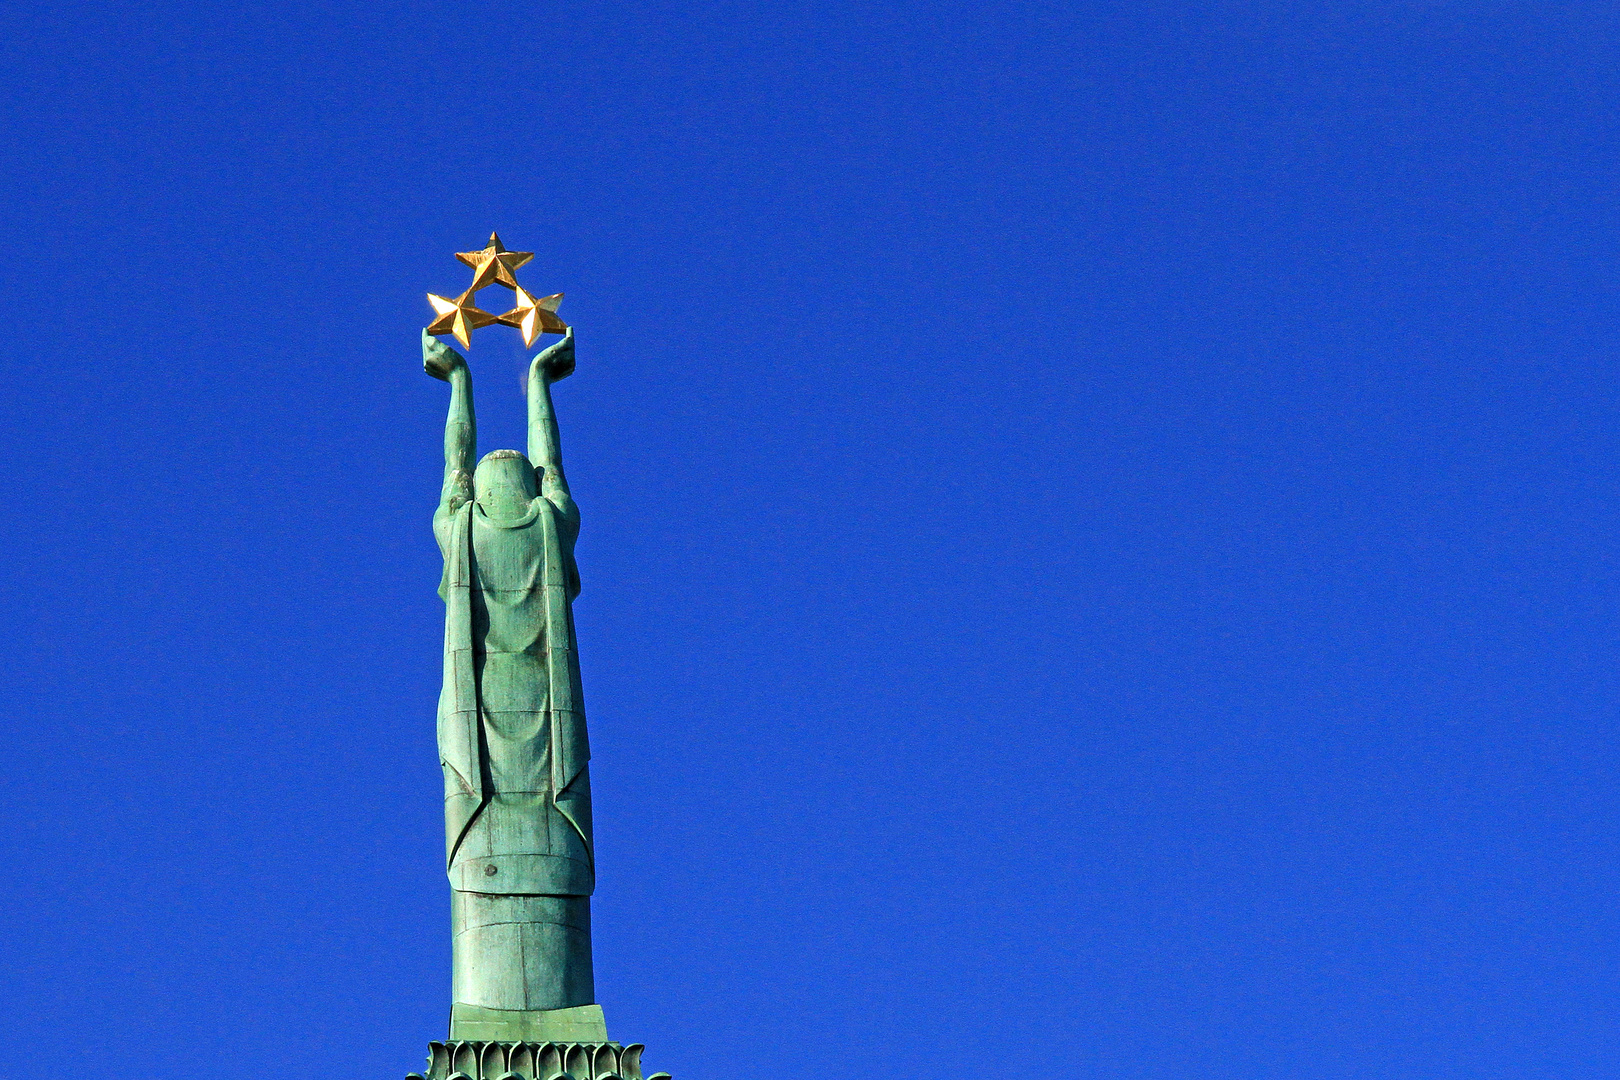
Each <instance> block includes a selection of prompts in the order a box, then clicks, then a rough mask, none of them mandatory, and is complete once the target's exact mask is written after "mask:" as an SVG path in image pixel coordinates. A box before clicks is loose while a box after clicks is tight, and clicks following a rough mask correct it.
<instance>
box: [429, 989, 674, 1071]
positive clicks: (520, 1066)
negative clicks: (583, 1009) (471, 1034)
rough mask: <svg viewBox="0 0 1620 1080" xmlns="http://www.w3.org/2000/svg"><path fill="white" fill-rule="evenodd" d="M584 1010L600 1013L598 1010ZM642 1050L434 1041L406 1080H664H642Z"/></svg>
mask: <svg viewBox="0 0 1620 1080" xmlns="http://www.w3.org/2000/svg"><path fill="white" fill-rule="evenodd" d="M587 1007H588V1008H594V1009H596V1010H597V1015H598V1016H600V1015H601V1007H600V1006H594V1005H593V1006H587ZM559 1011H563V1010H559ZM641 1050H642V1046H641V1044H640V1043H631V1044H630V1045H629V1046H623V1045H620V1044H619V1043H616V1042H599V1043H589V1042H504V1041H496V1040H491V1041H480V1040H466V1041H462V1042H442V1043H440V1042H435V1043H428V1067H427V1073H426V1074H425V1075H424V1074H422V1073H411V1074H410V1075H409V1076H407V1077H406V1078H405V1080H556V1078H558V1077H564V1078H571V1080H669V1074H668V1073H653V1074H652V1075H651V1076H648V1077H645V1078H643V1076H642V1072H641Z"/></svg>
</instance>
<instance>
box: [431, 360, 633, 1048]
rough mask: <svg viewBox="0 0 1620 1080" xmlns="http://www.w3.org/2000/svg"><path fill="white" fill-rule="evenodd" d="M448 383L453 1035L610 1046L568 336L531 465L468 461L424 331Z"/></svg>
mask: <svg viewBox="0 0 1620 1080" xmlns="http://www.w3.org/2000/svg"><path fill="white" fill-rule="evenodd" d="M422 356H423V364H424V367H425V368H426V370H427V372H428V374H430V375H433V376H435V377H436V378H440V379H443V380H445V381H446V382H448V383H449V384H450V415H449V419H448V420H447V422H446V424H445V435H444V486H443V490H442V492H441V494H440V498H439V508H438V511H437V513H435V514H434V517H433V531H434V535H435V536H436V537H437V539H438V541H439V549H440V551H441V552H442V553H443V555H444V577H443V580H442V582H441V584H440V586H439V595H440V596H442V597H443V598H444V603H445V623H444V687H443V690H442V691H441V694H440V697H439V724H438V728H439V756H440V760H441V762H442V763H443V767H444V818H445V855H446V859H445V861H446V866H447V868H448V870H449V875H450V887H451V919H452V934H453V942H454V947H453V953H452V955H453V969H454V974H453V977H452V987H453V1000H454V1006H453V1010H452V1014H451V1032H450V1036H451V1038H452V1039H499V1038H510V1039H513V1040H526V1039H530V1040H532V1039H567V1040H569V1041H579V1042H585V1041H592V1040H594V1041H605V1040H606V1038H607V1032H606V1029H605V1027H604V1026H603V1021H602V1015H601V1009H600V1007H598V1006H597V1005H596V1004H595V1002H596V988H595V983H594V980H593V977H592V972H591V917H590V896H591V893H592V892H593V891H594V889H595V884H596V874H595V866H594V855H593V851H592V844H591V787H590V770H589V765H588V762H589V760H590V748H589V743H588V741H587V739H586V735H585V712H584V705H583V701H582V697H581V693H580V679H579V653H578V650H577V648H576V646H575V641H574V618H573V600H574V597H575V596H576V595H578V593H579V571H578V569H577V568H576V566H575V564H574V540H575V538H576V537H577V536H578V535H579V510H578V508H577V507H576V506H575V505H574V500H573V498H572V497H571V496H570V495H569V492H568V481H567V479H566V478H565V477H564V475H563V470H562V457H561V451H560V447H559V445H558V437H557V423H556V419H555V415H554V413H553V411H552V401H551V384H552V383H553V382H555V381H557V380H558V379H561V378H564V377H566V376H567V375H568V374H569V373H571V372H572V371H573V369H574V337H573V331H572V330H569V331H568V334H567V336H566V337H564V338H563V340H562V341H560V342H558V343H557V344H555V345H553V346H551V347H550V348H549V349H546V350H545V351H544V352H542V353H541V354H540V355H539V356H537V357H535V359H534V362H533V363H532V364H531V365H530V370H529V380H528V405H529V446H528V454H527V455H524V454H522V453H519V452H518V451H516V450H496V451H494V452H493V453H490V454H488V455H486V456H485V457H484V458H483V459H482V460H478V459H477V422H476V420H475V418H474V414H473V399H472V376H471V373H470V372H469V371H468V368H467V363H466V360H465V359H464V358H463V357H462V356H461V354H459V353H457V352H456V351H455V350H454V349H451V348H449V347H448V346H446V345H444V344H443V343H442V342H440V341H438V340H436V339H435V338H433V337H432V336H431V335H429V334H427V333H426V332H424V333H423V335H422Z"/></svg>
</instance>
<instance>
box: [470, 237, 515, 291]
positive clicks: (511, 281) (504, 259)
mask: <svg viewBox="0 0 1620 1080" xmlns="http://www.w3.org/2000/svg"><path fill="white" fill-rule="evenodd" d="M456 258H458V259H460V260H461V261H462V262H464V263H466V264H467V265H468V266H470V267H472V268H473V283H472V288H471V289H469V290H468V291H469V292H477V291H478V290H479V289H482V288H484V287H485V286H487V285H505V286H506V287H507V288H508V289H515V288H517V278H515V277H513V276H512V271H514V270H516V269H517V268H518V267H520V266H522V265H523V264H524V263H526V262H528V261H529V260H530V259H532V258H534V252H532V251H507V250H506V248H504V247H502V246H501V238H500V237H499V236H498V235H497V234H495V233H490V234H489V244H488V245H487V246H486V247H485V248H484V250H483V251H458V252H456Z"/></svg>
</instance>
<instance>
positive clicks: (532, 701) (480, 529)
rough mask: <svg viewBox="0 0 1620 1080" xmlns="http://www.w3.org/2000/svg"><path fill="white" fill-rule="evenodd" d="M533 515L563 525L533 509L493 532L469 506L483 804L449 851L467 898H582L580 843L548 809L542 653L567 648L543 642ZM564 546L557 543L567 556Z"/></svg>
mask: <svg viewBox="0 0 1620 1080" xmlns="http://www.w3.org/2000/svg"><path fill="white" fill-rule="evenodd" d="M542 514H548V515H549V514H557V516H558V517H561V516H562V515H561V514H558V513H557V511H556V510H555V508H554V507H553V506H552V505H551V504H550V503H549V502H547V501H546V500H544V499H537V500H535V504H534V505H533V506H532V507H531V512H530V513H529V514H528V515H527V520H524V519H519V521H520V523H519V524H515V525H509V526H503V525H500V524H497V523H495V522H493V521H491V520H490V519H489V518H487V517H486V516H485V515H484V513H483V511H482V509H481V508H480V507H478V506H476V505H474V506H473V507H472V514H471V521H470V523H469V525H470V540H471V548H472V551H471V556H472V558H471V563H472V565H471V569H472V579H473V588H472V590H471V600H472V644H473V654H474V662H475V670H476V671H477V673H478V701H479V716H480V720H481V726H482V731H483V741H484V753H483V762H484V766H485V768H486V769H487V774H486V776H485V780H484V783H485V785H486V787H485V794H486V802H485V804H484V806H483V808H482V809H481V810H480V811H479V813H478V815H477V816H476V817H475V818H474V819H473V822H472V824H471V825H470V827H469V828H468V830H467V832H466V835H465V836H464V838H463V839H462V842H461V844H460V845H458V847H457V849H456V854H455V858H454V860H453V861H452V864H451V867H450V876H451V880H452V881H453V882H455V883H456V886H457V887H458V888H463V889H469V890H472V891H480V892H543V893H559V894H572V893H589V892H590V891H591V888H590V880H589V871H588V868H589V863H590V856H589V854H588V852H587V851H586V848H585V844H584V842H583V839H582V837H581V836H580V834H579V833H578V831H577V830H576V829H575V828H574V826H573V825H571V824H570V823H569V821H568V820H567V819H566V818H565V817H564V816H563V814H562V813H560V812H559V811H558V808H557V807H556V805H555V804H554V801H553V797H554V795H555V794H556V792H555V790H554V780H553V769H552V753H553V733H552V731H551V730H550V725H551V723H552V720H553V718H552V715H551V713H550V708H551V701H550V695H551V682H550V679H551V674H550V673H549V672H548V669H547V660H548V657H547V649H548V647H551V648H563V649H572V648H573V642H571V641H558V642H548V640H547V628H548V626H549V625H555V620H554V619H553V620H548V612H547V608H546V604H547V597H546V589H545V580H546V568H545V557H546V546H545V542H544V536H545V528H544V524H543V523H542V521H541V520H540V515H542ZM555 524H557V525H563V524H564V523H563V522H555ZM560 531H561V530H559V532H560ZM569 532H570V533H571V532H572V530H569ZM572 539H573V537H572V535H567V534H564V535H560V536H559V540H561V541H562V543H563V544H565V545H568V546H571V543H570V542H571V541H572ZM565 550H566V549H565ZM552 577H553V580H556V578H557V574H556V573H555V572H554V573H553V575H552ZM553 599H554V600H555V599H556V598H553ZM563 602H564V603H566V602H567V600H566V599H563ZM537 856H538V858H537ZM492 867H493V868H494V870H495V872H494V873H490V872H489V871H490V869H491V868H492Z"/></svg>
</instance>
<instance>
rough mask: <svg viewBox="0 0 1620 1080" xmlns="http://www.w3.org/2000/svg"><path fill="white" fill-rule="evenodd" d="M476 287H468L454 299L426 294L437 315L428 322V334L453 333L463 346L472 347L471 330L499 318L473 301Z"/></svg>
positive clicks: (490, 323)
mask: <svg viewBox="0 0 1620 1080" xmlns="http://www.w3.org/2000/svg"><path fill="white" fill-rule="evenodd" d="M476 291H477V290H476V289H468V290H467V291H466V292H464V293H462V294H461V295H460V296H458V297H456V298H455V299H454V300H447V299H445V298H444V297H442V296H434V295H433V294H432V293H428V294H427V298H428V303H430V304H432V305H433V310H434V311H436V312H438V313H439V317H438V318H437V319H434V320H433V321H432V322H430V323H428V328H427V332H428V333H430V334H454V335H456V340H457V341H459V342H461V345H462V347H463V348H468V349H470V348H472V332H473V331H474V330H476V329H478V328H479V327H480V326H492V325H494V324H495V323H497V322H500V321H501V320H500V318H499V317H498V316H496V315H492V314H491V313H489V312H487V311H483V310H481V309H480V308H479V307H478V306H477V305H475V304H474V303H473V293H474V292H476Z"/></svg>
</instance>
